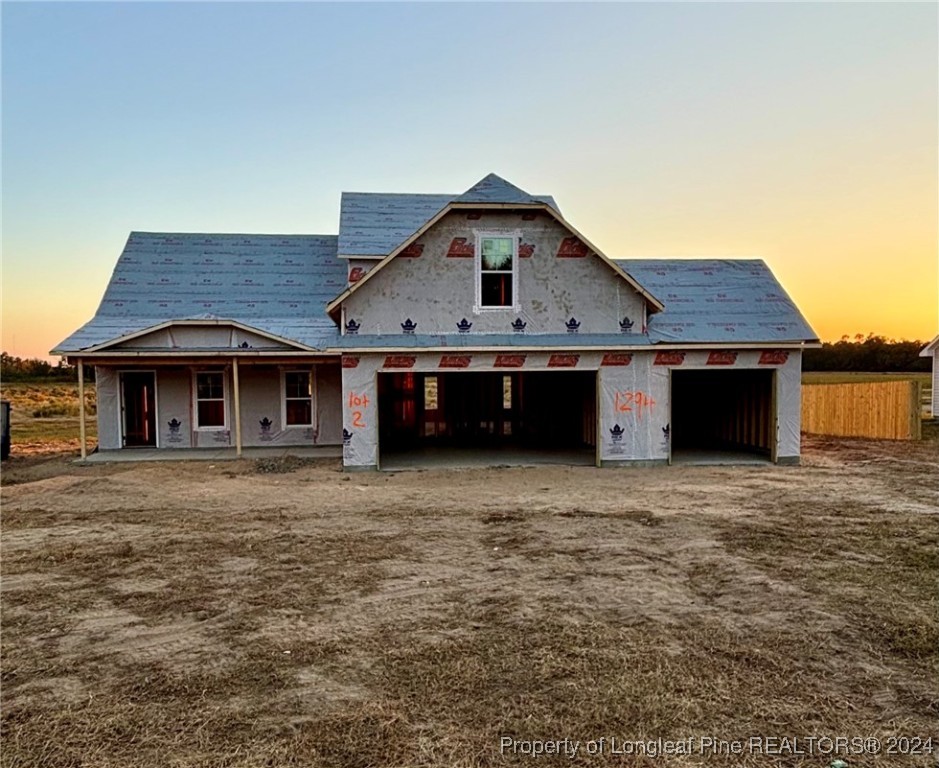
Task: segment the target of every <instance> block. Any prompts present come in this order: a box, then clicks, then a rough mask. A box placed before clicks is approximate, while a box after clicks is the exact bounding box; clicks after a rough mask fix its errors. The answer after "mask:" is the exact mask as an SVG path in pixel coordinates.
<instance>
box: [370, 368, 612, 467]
mask: <svg viewBox="0 0 939 768" xmlns="http://www.w3.org/2000/svg"><path fill="white" fill-rule="evenodd" d="M596 381H597V379H596V372H595V371H557V372H555V371H550V372H548V371H546V372H530V373H529V372H526V373H522V372H509V373H502V372H463V373H456V372H454V373H450V372H447V373H442V372H441V373H387V374H381V375H379V377H378V401H379V441H380V448H381V452H382V456H386V455H388V454H389V453H394V454H400V453H402V452H405V453H406V452H415V451H417V452H422V453H423V454H424V455H430V454H432V453H434V452H441V451H444V452H446V453H445V454H444V453H438V455H448V456H449V455H455V454H454V453H453V452H454V451H470V450H472V451H475V452H476V456H475V459H476V460H478V461H483V460H484V459H485V458H486V456H490V457H491V458H492V461H493V463H506V462H509V463H511V461H512V457H511V452H512V451H513V450H518V451H523V452H524V453H525V456H528V457H529V458H537V456H539V455H541V454H547V453H550V452H556V453H559V454H560V453H565V455H571V456H576V463H593V462H594V460H595V446H596V419H597V404H596Z"/></svg>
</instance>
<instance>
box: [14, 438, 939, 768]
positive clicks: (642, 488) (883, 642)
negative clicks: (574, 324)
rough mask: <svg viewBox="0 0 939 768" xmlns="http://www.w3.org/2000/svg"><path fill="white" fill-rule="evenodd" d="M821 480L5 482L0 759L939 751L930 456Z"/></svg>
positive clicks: (753, 760)
mask: <svg viewBox="0 0 939 768" xmlns="http://www.w3.org/2000/svg"><path fill="white" fill-rule="evenodd" d="M804 460H805V466H803V467H801V468H786V467H771V466H766V467H739V468H729V467H698V468H686V467H683V468H681V469H678V468H663V469H653V470H622V471H617V470H596V469H592V468H584V467H578V468H548V467H546V468H539V469H495V470H466V471H450V472H446V471H428V472H410V473H400V474H378V473H376V474H353V475H350V474H344V473H342V472H341V471H340V468H339V464H338V462H332V461H329V462H304V461H300V460H279V461H269V460H268V461H259V462H250V461H244V462H232V463H219V464H216V465H211V466H210V465H207V464H206V463H204V462H198V463H196V462H193V463H188V464H185V463H148V464H137V465H132V464H116V465H94V466H77V465H74V464H71V463H69V462H68V461H67V460H66V458H65V457H64V456H58V457H41V458H36V457H34V458H24V457H21V458H17V459H14V460H13V462H12V463H9V464H7V463H5V464H4V471H3V477H2V480H3V483H4V488H3V494H2V502H3V507H2V582H0V586H2V622H3V626H2V629H3V668H2V697H3V707H2V709H3V713H2V716H3V720H2V729H3V730H2V752H0V762H2V765H4V766H9V767H10V768H12V767H13V766H40V765H41V766H239V767H246V766H281V765H294V766H307V765H309V766H406V765H414V766H430V765H435V766H436V765H439V766H488V765H501V764H520V765H522V764H529V763H532V762H533V761H534V762H535V763H536V764H538V765H570V764H574V765H588V764H589V765H603V764H619V765H630V766H634V765H650V766H651V765H656V766H663V765H664V766H674V765H699V764H704V763H707V764H709V765H715V764H718V765H721V764H722V765H734V766H737V765H754V766H756V765H760V766H764V765H773V766H778V765H781V766H797V765H813V766H814V765H824V766H827V765H828V764H829V763H830V762H831V760H832V757H833V756H819V755H817V754H816V755H804V756H799V755H793V754H786V753H785V752H783V754H781V755H778V756H772V755H765V754H763V755H761V754H759V753H757V752H752V753H751V752H744V754H742V755H738V756H734V757H729V758H717V759H712V758H708V757H705V756H703V755H701V754H700V753H697V752H696V753H695V754H691V755H679V756H668V757H658V758H652V757H643V756H639V757H630V758H624V757H623V756H621V755H617V754H612V753H611V752H609V751H606V752H604V753H603V754H600V755H598V756H592V757H591V756H588V755H586V750H585V747H584V746H583V744H584V743H585V742H586V741H587V740H591V739H599V738H601V737H606V738H607V739H609V738H610V737H615V738H617V739H620V740H630V739H639V738H642V739H646V740H648V739H655V738H663V739H669V738H671V739H681V738H687V737H689V736H690V737H694V738H696V739H697V738H700V737H701V736H708V735H710V736H716V737H718V738H721V739H726V740H733V739H749V738H750V737H751V736H768V737H769V736H772V737H810V736H830V737H836V736H846V737H855V736H857V737H867V736H874V737H878V738H880V739H881V746H882V750H885V749H886V747H887V746H888V739H889V738H890V737H894V736H909V737H921V738H926V737H929V736H932V737H933V739H934V746H936V747H937V748H939V739H937V736H939V734H937V733H936V723H937V722H939V684H937V666H936V663H937V653H939V651H937V649H939V621H937V577H939V450H937V443H935V442H926V443H918V444H914V443H886V442H884V443H877V442H865V441H849V440H825V441H823V440H810V441H808V442H807V445H806V448H805V456H804ZM503 736H506V737H511V738H514V739H522V740H524V739H564V738H569V739H572V740H578V741H580V742H581V743H582V746H581V751H580V752H579V753H578V755H577V757H576V759H574V760H571V759H569V758H568V757H563V756H544V757H539V758H537V759H534V758H531V757H528V756H525V755H521V754H515V755H512V754H500V738H501V737H503ZM607 744H609V742H607ZM901 744H902V743H901ZM835 756H837V755H835ZM842 756H843V755H842ZM845 759H846V760H847V763H848V765H849V766H851V767H852V768H853V767H854V766H865V765H871V766H873V765H878V766H880V765H896V766H925V765H933V764H935V757H931V756H929V755H922V754H921V755H912V756H911V755H903V754H900V755H886V754H883V753H881V754H878V755H875V756H874V755H857V756H855V755H850V756H845Z"/></svg>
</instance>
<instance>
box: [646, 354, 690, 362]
mask: <svg viewBox="0 0 939 768" xmlns="http://www.w3.org/2000/svg"><path fill="white" fill-rule="evenodd" d="M683 362H685V353H684V352H656V353H655V362H653V365H681V364H682V363H683Z"/></svg>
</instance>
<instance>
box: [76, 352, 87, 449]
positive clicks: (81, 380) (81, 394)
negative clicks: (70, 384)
mask: <svg viewBox="0 0 939 768" xmlns="http://www.w3.org/2000/svg"><path fill="white" fill-rule="evenodd" d="M78 439H79V440H81V452H82V453H81V456H82V459H84V458H86V456H87V454H88V449H87V448H86V447H85V365H84V362H83V361H82V359H81V358H78Z"/></svg>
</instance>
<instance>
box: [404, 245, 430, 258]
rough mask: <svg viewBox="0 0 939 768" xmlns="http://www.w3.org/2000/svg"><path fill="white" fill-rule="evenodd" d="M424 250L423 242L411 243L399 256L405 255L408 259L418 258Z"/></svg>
mask: <svg viewBox="0 0 939 768" xmlns="http://www.w3.org/2000/svg"><path fill="white" fill-rule="evenodd" d="M423 252H424V244H423V243H411V244H410V245H409V246H408V247H407V248H405V249H404V250H403V251H401V253H399V254H398V255H399V256H403V257H404V258H406V259H416V258H417V257H418V256H420V255H421V254H422V253H423Z"/></svg>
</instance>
